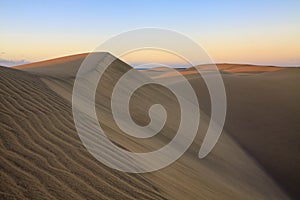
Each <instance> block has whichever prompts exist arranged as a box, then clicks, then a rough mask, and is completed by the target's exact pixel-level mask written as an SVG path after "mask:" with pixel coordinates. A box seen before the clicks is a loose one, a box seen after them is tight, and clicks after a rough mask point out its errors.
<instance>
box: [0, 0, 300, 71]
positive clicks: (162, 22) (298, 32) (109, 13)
mask: <svg viewBox="0 0 300 200" xmlns="http://www.w3.org/2000/svg"><path fill="white" fill-rule="evenodd" d="M0 8H1V12H0V27H1V30H0V65H1V63H2V64H3V63H4V64H3V65H16V64H20V63H25V62H34V61H40V60H46V59H50V58H55V57H60V56H65V55H70V54H77V53H83V52H91V51H93V49H94V48H96V47H97V46H98V45H99V44H101V43H102V42H104V41H106V40H107V39H109V38H111V37H112V36H115V35H117V34H119V33H122V32H125V31H129V30H132V29H137V28H143V27H157V28H166V29H171V30H174V31H178V32H180V33H182V34H184V35H186V36H188V37H190V38H191V39H193V40H194V41H196V42H197V43H198V44H199V45H201V46H202V47H203V48H204V49H205V50H206V52H207V53H208V55H209V56H210V57H211V58H212V60H213V61H214V62H218V63H220V62H227V63H252V64H271V65H281V66H300V1H299V0H298V1H297V0H295V1H290V0H285V1H277V0H252V1H247V0H245V1H238V0H236V1H233V0H232V1H225V0H224V1H214V0H212V1H200V0H195V1H183V0H182V1H177V0H172V1H166V0H161V1H153V0H152V1H151V0H148V1H145V0H131V1H118V0H113V1H112V0H108V1H105V0H103V1H102V0H98V1H96V0H95V1H84V0H65V1H55V0H43V1H39V0H36V1H34V0H19V1H17V0H1V1H0ZM145 55H146V54H145ZM139 56H140V54H139ZM131 57H133V56H131ZM144 57H146V56H144ZM158 57H159V56H158ZM162 57H163V55H162ZM171 57H172V56H165V57H164V58H165V59H167V60H168V59H169V60H168V61H170V62H175V61H174V60H173V61H171V60H170V59H171ZM133 59H134V58H133ZM160 59H162V58H160ZM140 60H141V58H139V61H140ZM145 62H147V58H145Z"/></svg>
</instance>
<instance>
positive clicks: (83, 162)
mask: <svg viewBox="0 0 300 200" xmlns="http://www.w3.org/2000/svg"><path fill="white" fill-rule="evenodd" d="M100 54H101V53H100ZM86 55H87V54H80V55H74V56H68V57H63V58H58V59H53V60H49V61H43V62H39V63H32V64H27V65H22V66H17V67H15V68H13V69H12V68H4V67H0V76H1V79H0V92H1V96H0V97H1V101H0V110H1V115H0V131H1V136H0V139H1V140H0V151H1V156H0V159H1V162H0V176H1V182H0V198H1V199H178V200H182V199H249V200H252V199H290V197H289V195H290V194H293V195H294V196H297V195H298V194H299V193H297V191H295V188H296V187H297V186H295V185H294V187H293V185H291V184H292V183H293V184H297V183H299V163H300V162H299V158H297V153H298V152H299V141H300V140H299V134H297V133H296V132H299V130H300V129H299V126H298V125H297V122H298V121H299V120H298V119H299V118H298V117H299V115H297V113H298V114H299V107H297V106H296V104H297V103H296V102H297V101H298V98H299V96H297V95H296V94H294V93H295V92H296V93H297V91H296V89H297V87H298V86H299V84H294V85H292V83H294V81H297V80H299V78H298V76H297V73H298V71H299V70H298V71H297V70H296V69H291V71H289V70H280V71H274V72H267V73H262V74H253V75H249V76H237V75H232V74H231V73H229V74H223V76H224V82H225V86H226V89H227V96H228V103H229V105H228V109H229V110H228V119H227V121H226V126H225V131H223V134H222V136H221V138H220V140H219V142H218V143H217V145H216V147H215V148H214V150H213V151H212V152H211V154H210V155H209V156H208V157H206V158H205V159H202V160H199V159H198V157H197V154H198V151H199V148H200V145H201V143H202V139H203V136H204V134H205V131H206V130H207V127H208V123H209V120H210V118H209V114H210V109H209V108H210V102H209V100H207V99H209V98H208V96H207V94H206V93H205V91H206V88H205V85H204V84H203V82H201V77H198V75H195V74H193V73H190V72H184V71H183V72H184V73H185V75H186V77H187V78H188V79H189V81H190V82H191V84H192V85H193V87H194V89H195V90H196V92H197V94H198V96H199V97H201V102H200V103H201V110H202V111H201V119H193V120H200V128H199V130H198V135H197V137H196V139H195V141H194V143H193V144H192V145H191V147H190V148H189V150H188V151H187V152H186V153H185V154H184V155H183V156H182V157H181V158H180V159H179V160H177V161H176V162H175V163H173V164H172V165H170V166H168V167H166V168H164V169H162V170H159V171H156V172H153V173H146V174H128V173H122V172H119V171H116V170H112V169H110V168H108V167H106V166H105V165H103V164H102V163H100V162H98V161H97V160H95V159H94V158H93V157H92V156H91V155H90V154H89V153H88V152H87V150H86V149H85V148H84V146H83V145H82V143H81V142H80V139H79V137H78V135H77V133H76V129H75V126H74V121H73V116H72V107H71V95H72V89H73V83H74V76H75V74H76V72H77V70H78V68H79V66H80V64H81V63H82V61H83V59H84V58H85V56H86ZM130 69H131V67H130V66H129V65H127V64H126V63H124V62H122V61H120V60H116V61H114V62H113V63H112V64H111V65H110V67H109V68H108V70H107V71H106V72H105V74H104V77H103V78H102V79H101V80H100V86H102V87H99V88H98V90H97V94H96V111H97V115H98V118H99V120H100V121H101V126H103V127H104V130H105V131H106V133H107V134H108V136H109V138H110V139H111V140H112V141H113V142H114V143H115V144H117V145H119V146H121V147H124V148H125V149H128V150H130V151H137V152H142V151H151V150H154V149H157V148H159V147H162V146H163V145H165V144H166V143H168V141H170V140H171V139H172V138H173V136H174V134H175V133H176V128H177V127H178V122H179V121H178V120H179V117H180V112H179V110H178V102H177V101H176V99H174V96H173V95H172V93H171V92H169V91H168V90H166V89H164V88H162V87H159V86H157V85H153V86H147V87H143V88H141V89H139V90H138V91H137V92H136V94H135V95H134V96H133V98H132V101H131V112H132V113H131V114H132V117H133V119H134V120H135V121H136V122H137V123H138V124H141V125H143V124H147V122H148V120H149V119H148V116H147V110H148V108H149V106H150V105H152V104H154V103H160V104H162V105H164V106H165V108H166V110H167V112H168V113H170V115H169V118H168V120H167V122H166V125H165V127H164V128H163V130H162V131H161V132H160V133H159V134H158V135H157V136H155V137H153V138H150V139H145V140H144V141H140V140H137V139H134V138H132V137H130V136H128V135H125V134H124V133H122V131H121V130H120V129H119V128H118V127H117V125H116V124H115V122H114V120H113V118H112V113H111V108H110V98H111V93H112V88H113V87H114V85H115V84H116V82H117V80H118V79H119V78H120V77H121V76H122V75H123V74H124V73H125V72H127V71H128V70H130ZM247 70H248V69H247ZM257 70H258V69H257ZM292 70H295V71H292ZM188 71H192V69H189V70H188ZM258 71H260V70H258ZM271 71H273V70H271ZM239 72H240V71H239ZM296 72H297V73H296ZM91 73H92V72H91ZM134 77H136V78H137V79H140V78H145V79H150V78H151V76H150V77H149V76H147V73H140V72H138V71H136V73H135V74H134ZM264 77H266V78H264ZM156 78H159V77H156ZM160 78H166V80H168V79H173V78H174V77H172V76H169V77H168V76H166V77H160ZM175 78H176V77H175ZM170 84H180V82H170ZM124 87H126V86H124ZM286 87H287V88H288V89H285V90H284V88H286ZM124 89H126V88H124ZM280 89H283V92H282V93H280ZM249 91H250V92H249ZM289 92H291V93H289ZM280 95H281V96H280ZM298 102H300V101H298ZM275 108H276V109H275ZM279 108H280V109H279ZM109 153H110V152H109V151H108V156H111V157H113V158H114V159H116V160H122V158H119V157H115V155H114V154H109ZM270 175H272V176H270ZM284 175H286V176H284ZM291 175H293V177H291ZM273 178H274V179H275V180H276V181H277V182H275V181H274V179H273ZM289 183H290V185H289ZM298 185H299V184H298ZM280 186H283V188H284V189H285V190H283V189H282V188H281V187H280ZM285 191H287V192H288V193H286V192H285Z"/></svg>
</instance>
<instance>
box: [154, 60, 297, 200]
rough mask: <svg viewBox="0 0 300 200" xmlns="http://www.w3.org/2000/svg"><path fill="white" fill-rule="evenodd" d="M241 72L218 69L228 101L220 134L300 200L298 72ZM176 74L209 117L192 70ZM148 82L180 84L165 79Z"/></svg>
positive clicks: (276, 69)
mask: <svg viewBox="0 0 300 200" xmlns="http://www.w3.org/2000/svg"><path fill="white" fill-rule="evenodd" d="M198 67H200V68H201V69H202V66H198ZM223 67H224V66H223ZM242 67H243V66H240V65H231V68H230V71H228V68H225V71H223V69H222V65H221V66H219V65H218V68H219V69H221V71H220V72H221V74H222V77H223V80H224V84H225V88H226V93H227V101H228V107H227V117H226V122H225V130H226V131H227V132H228V133H229V134H230V135H231V136H233V138H234V139H235V140H236V141H237V142H238V143H239V144H241V145H242V147H243V148H244V149H246V150H247V152H249V153H250V154H251V155H252V156H253V157H254V158H255V159H256V160H258V161H259V163H260V164H261V165H262V166H263V167H264V168H265V170H266V171H267V172H268V173H269V174H270V175H271V176H272V177H273V178H274V179H275V180H276V181H277V182H278V183H279V184H280V185H281V186H282V187H283V188H285V190H286V191H288V193H290V194H291V195H292V196H293V197H294V198H295V199H297V198H299V197H300V193H299V185H300V181H299V180H300V171H299V169H300V157H299V152H300V134H299V133H300V124H299V121H300V105H299V102H300V93H299V90H300V88H299V86H300V68H280V67H267V66H266V67H262V69H259V68H260V66H259V67H258V66H251V67H249V66H248V67H247V68H246V69H244V70H243V69H242ZM250 68H251V70H250ZM273 68H274V69H273ZM186 72H188V73H186ZM181 73H182V74H183V75H185V76H186V78H187V79H189V80H190V82H191V83H192V84H193V85H194V88H195V90H196V91H197V93H198V96H199V99H201V101H199V103H200V106H201V108H202V110H203V111H205V112H206V113H208V114H209V113H210V99H209V98H208V91H207V88H206V86H205V83H204V82H203V79H202V78H201V77H200V76H199V75H197V72H196V70H195V69H193V68H190V69H187V70H186V71H181ZM210 75H211V76H213V74H210ZM154 78H165V79H166V78H167V79H169V82H173V83H174V84H180V83H178V82H176V76H174V75H173V74H170V73H169V74H163V76H156V77H155V76H154Z"/></svg>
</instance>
